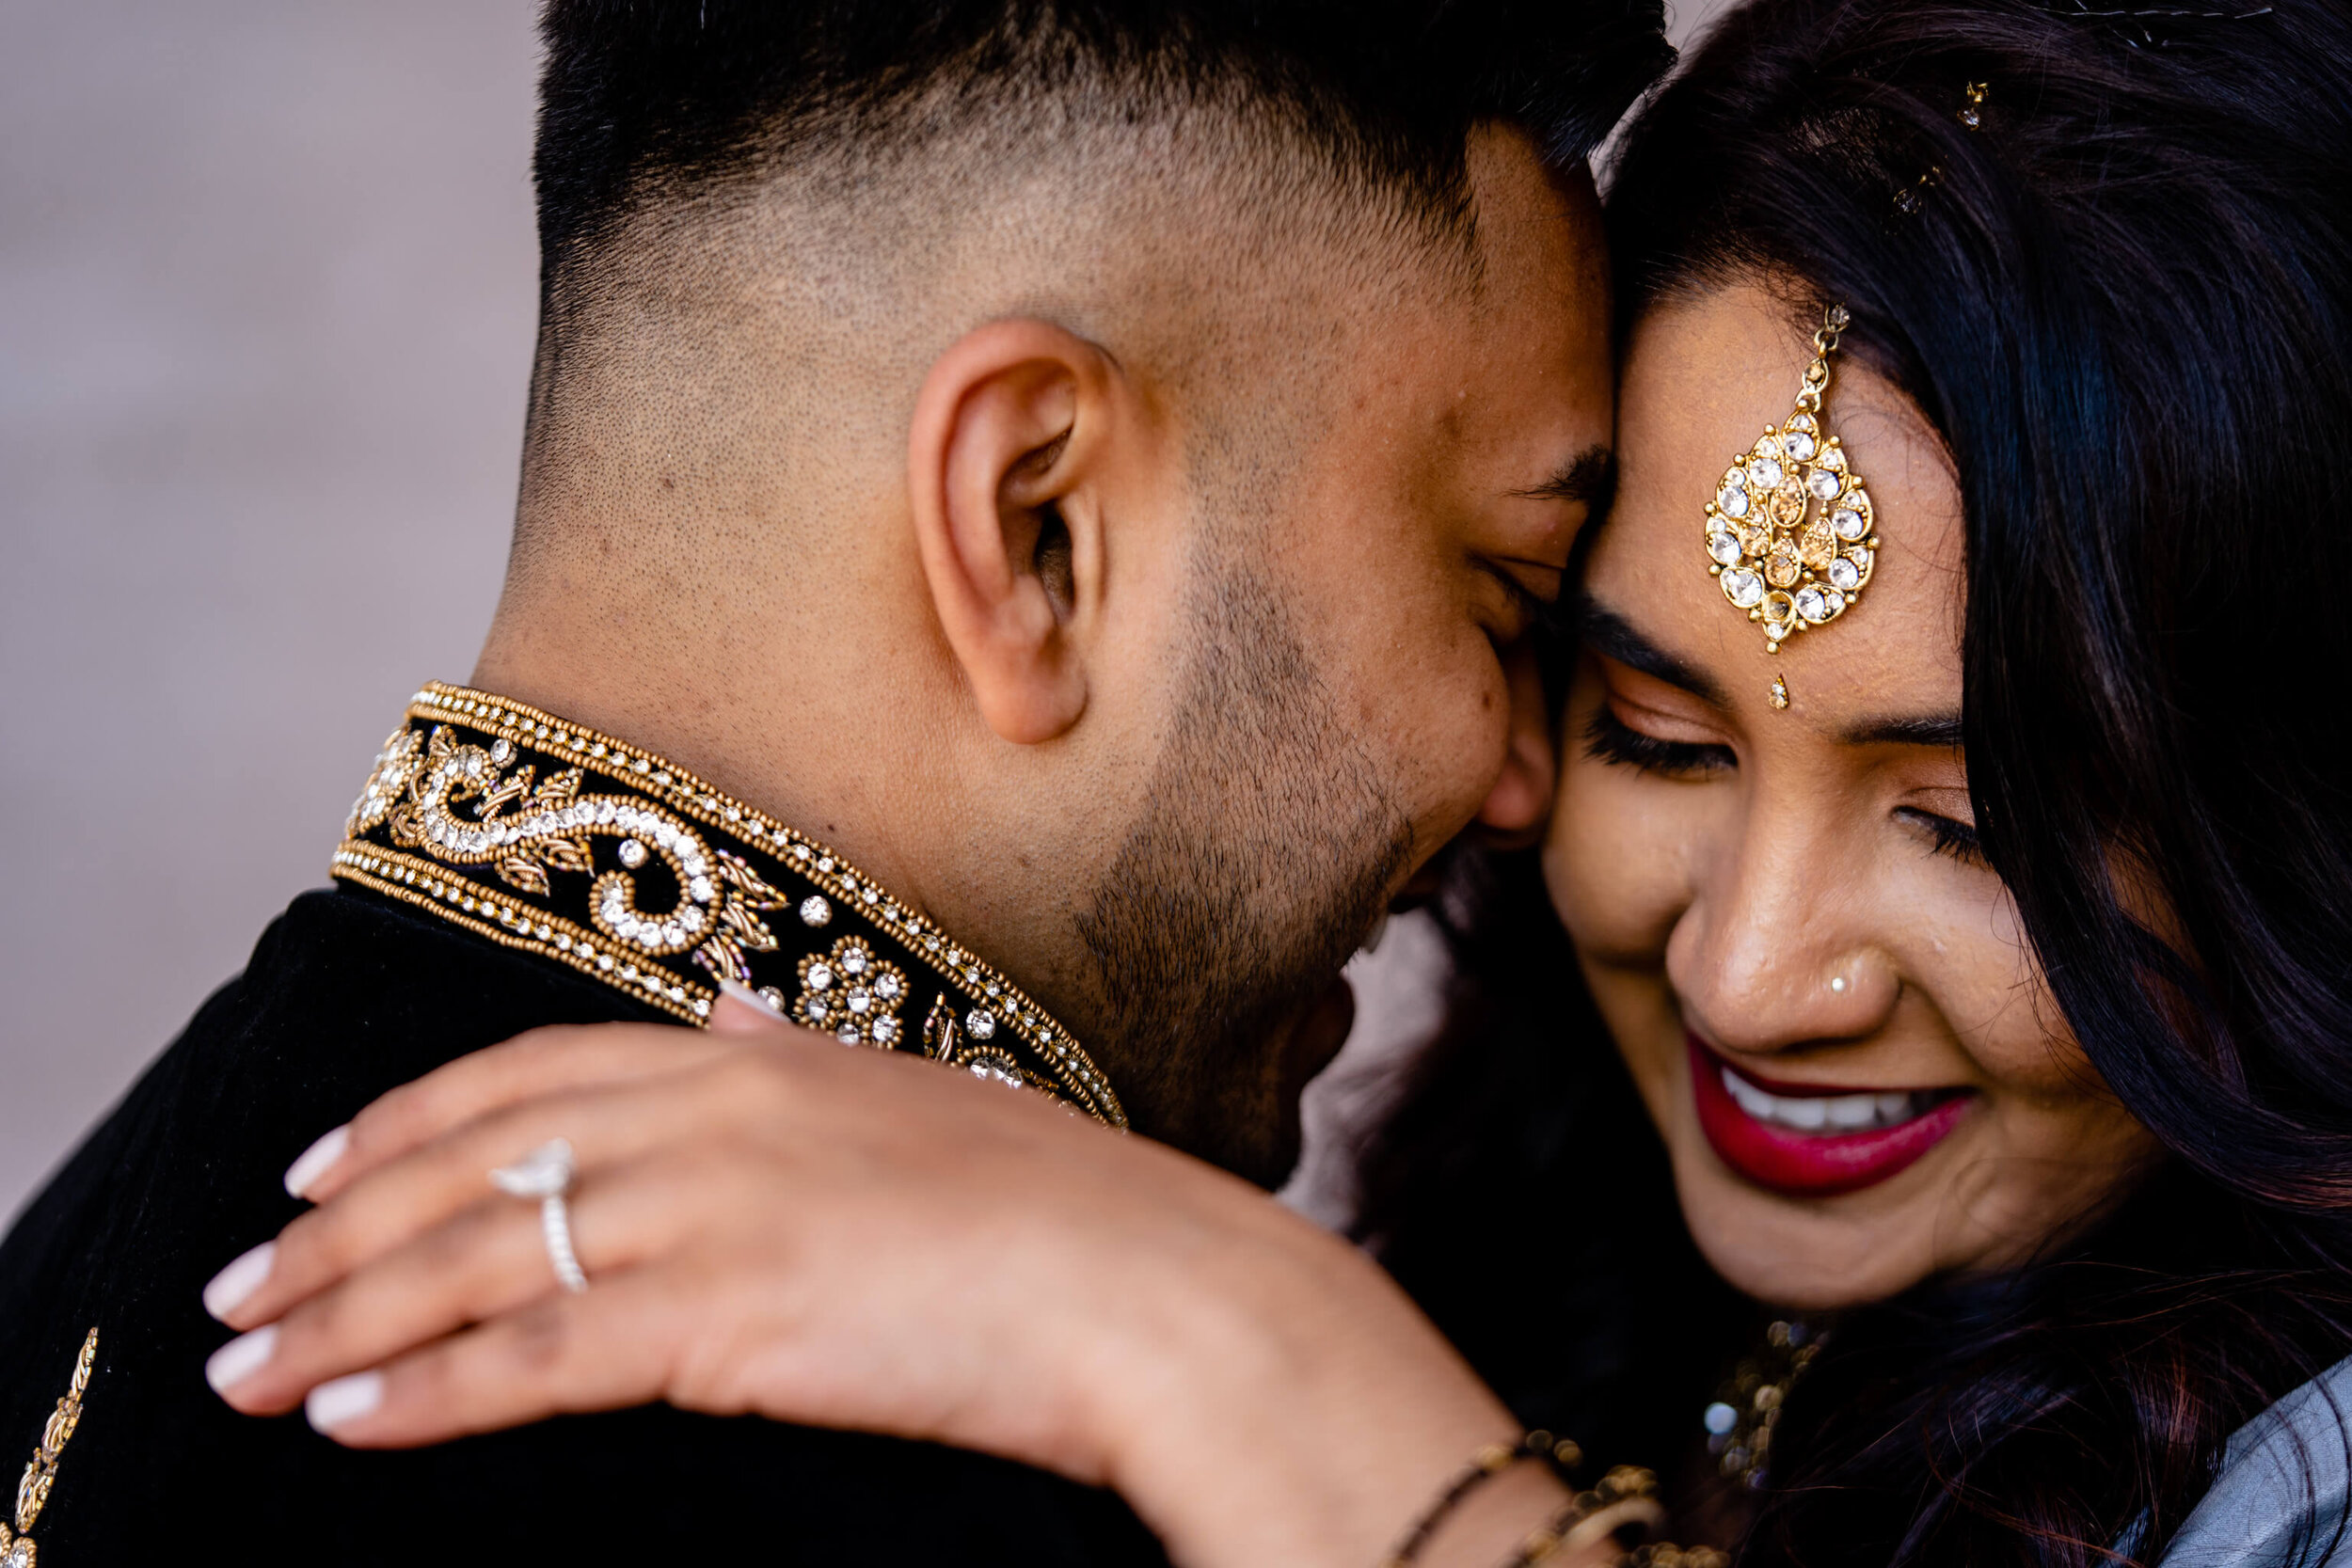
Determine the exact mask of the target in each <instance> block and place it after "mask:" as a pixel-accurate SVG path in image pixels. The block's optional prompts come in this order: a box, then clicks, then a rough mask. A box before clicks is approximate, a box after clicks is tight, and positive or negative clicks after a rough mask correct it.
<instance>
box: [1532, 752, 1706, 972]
mask: <svg viewBox="0 0 2352 1568" xmlns="http://www.w3.org/2000/svg"><path fill="white" fill-rule="evenodd" d="M1572 744H1573V743H1572ZM1687 787H1688V786H1680V785H1675V784H1662V783H1661V782H1660V781H1658V780H1655V779H1651V778H1647V777H1645V776H1644V775H1642V774H1640V773H1637V772H1635V771H1633V770H1632V769H1630V768H1616V767H1612V766H1610V765H1609V764H1606V763H1602V762H1597V761H1595V760H1593V759H1592V758H1590V757H1586V756H1584V755H1582V754H1581V752H1576V751H1571V752H1569V754H1568V756H1567V757H1566V758H1565V760H1564V762H1563V765H1562V768H1561V772H1560V794H1559V798H1558V800H1557V802H1556V809H1555V811H1554V812H1553V815H1552V819H1551V831H1550V833H1549V836H1548V838H1547V839H1546V841H1545V844H1544V881H1545V884H1546V886H1547V887H1549V890H1550V893H1551V904H1552V908H1553V909H1554V910H1556V911H1559V915H1560V921H1561V924H1562V925H1564V926H1565V927H1567V932H1568V935H1569V937H1570V938H1571V939H1572V940H1573V941H1574V942H1575V943H1576V947H1577V951H1578V954H1579V955H1580V956H1581V958H1583V960H1584V961H1585V962H1586V963H1587V964H1595V965H1601V966H1606V967H1625V968H1630V969H1637V970H1662V967H1663V965H1664V963H1665V959H1666V939H1667V937H1668V936H1669V935H1670V934H1672V932H1673V930H1674V925H1675V922H1676V921H1677V919H1679V918H1680V917H1681V914H1682V911H1684V910H1685V909H1687V908H1688V907H1689V906H1690V902H1691V895H1690V879H1689V876H1688V874H1687V873H1688V867H1689V864H1690V857H1691V855H1692V840H1693V835H1694V834H1696V833H1698V832H1700V831H1701V829H1702V826H1703V824H1702V823H1700V822H1699V821H1697V820H1694V819H1693V818H1692V814H1691V813H1690V812H1689V811H1688V810H1681V809H1677V807H1678V806H1680V805H1681V804H1682V802H1680V801H1677V800H1675V799H1674V798H1675V797H1676V796H1678V795H1682V794H1684V793H1685V792H1686V790H1687ZM1661 797H1662V799H1661Z"/></svg>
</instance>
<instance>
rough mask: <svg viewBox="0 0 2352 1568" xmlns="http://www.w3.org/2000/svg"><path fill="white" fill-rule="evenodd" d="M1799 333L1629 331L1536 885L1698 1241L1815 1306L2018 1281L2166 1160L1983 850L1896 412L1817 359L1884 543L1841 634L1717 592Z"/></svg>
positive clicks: (1764, 1287) (1908, 409) (1946, 605)
mask: <svg viewBox="0 0 2352 1568" xmlns="http://www.w3.org/2000/svg"><path fill="white" fill-rule="evenodd" d="M1791 318H1792V312H1791V309H1790V308H1789V307H1788V305H1787V303H1786V302H1784V301H1782V300H1780V299H1777V298H1775V297H1773V296H1772V295H1771V294H1768V293H1764V292H1762V291H1761V290H1758V289H1754V288H1746V287H1741V288H1729V289H1724V290H1722V291H1719V292H1716V293H1710V294H1708V295H1706V296H1704V297H1703V298H1700V299H1697V300H1694V301H1691V302H1688V303H1682V304H1677V305H1673V306H1669V307H1663V308H1661V309H1658V310H1656V311H1654V312H1652V314H1651V315H1650V317H1649V319H1648V320H1647V321H1645V323H1644V324H1643V325H1642V326H1641V328H1640V330H1639V331H1638V332H1637V333H1636V334H1635V336H1634V340H1633V344H1632V349H1631V353H1630V355H1629V359H1628V362H1627V369H1626V375H1625V385H1624V390H1623V394H1622V401H1621V403H1620V405H1619V408H1620V412H1619V421H1620V422H1619V431H1618V459H1619V464H1620V478H1619V484H1618V492H1617V502H1616V505H1615V508H1614V510H1613V515H1612V517H1611V520H1610V521H1609V523H1608V524H1607V525H1606V528H1605V530H1604V531H1603V532H1602V534H1601V535H1600V537H1599V539H1598V540H1597V543H1596V545H1595V547H1594V551H1593V555H1592V557H1591V562H1590V567H1589V570H1588V572H1587V574H1586V578H1585V587H1586V591H1587V592H1588V594H1590V597H1591V601H1592V610H1593V627H1592V632H1591V635H1590V637H1589V639H1588V646H1589V648H1590V651H1588V652H1587V653H1586V654H1585V655H1584V657H1583V658H1582V661H1581V665H1580V666H1579V669H1578V671H1577V674H1576V678H1575V683H1574V687H1573V689H1572V691H1571V693H1570V696H1569V699H1568V705H1567V719H1566V725H1565V739H1564V742H1563V746H1564V751H1565V755H1564V759H1563V765H1562V772H1561V784H1560V795H1559V802H1558V812H1557V815H1556V816H1555V818H1554V821H1553V825H1552V828H1551V832H1550V837H1549V842H1548V844H1547V846H1546V849H1545V874H1546V878H1547V879H1548V881H1549V885H1550V889H1551V896H1552V900H1553V902H1554V904H1555V905H1556V906H1557V907H1558V909H1559V911H1560V915H1561V918H1562V919H1563V920H1564V921H1565V923H1566V925H1567V928H1568V932H1569V934H1570V935H1571V936H1572V937H1573V938H1574V939H1575V942H1576V946H1577V950H1578V953H1579V954H1580V955H1581V961H1582V964H1583V968H1584V973H1585V975H1586V977H1587V979H1588V981H1589V982H1590V984H1591V987H1592V990H1593V994H1594V996H1595V998H1596V999H1597V1001H1598V1003H1599V1006H1600V1009H1601V1013H1602V1016H1603V1017H1604V1018H1605V1019H1606V1021H1607V1022H1608V1024H1609V1028H1610V1030H1611V1032H1612V1033H1613V1035H1614V1037H1615V1038H1616V1041H1617V1044H1618V1048H1619V1049H1620V1050H1621V1051H1622V1052H1623V1053H1624V1054H1625V1057H1626V1060H1627V1062H1628V1064H1629V1066H1630V1067H1631V1069H1632V1071H1633V1077H1634V1080H1635V1082H1636V1083H1637V1084H1638V1085H1639V1086H1640V1088H1641V1092H1642V1095H1643V1097H1644V1099H1645V1101H1646V1102H1647V1104H1648V1106H1649V1111H1650V1115H1651V1116H1652V1117H1655V1118H1656V1120H1657V1122H1658V1126H1659V1129H1660V1131H1661V1132H1662V1133H1663V1135H1664V1137H1665V1141H1666V1147H1667V1148H1668V1150H1669V1151H1670V1153H1671V1155H1672V1157H1673V1162H1674V1171H1675V1181H1676V1185H1677V1189H1678V1192H1679V1195H1680V1197H1681V1201H1682V1208H1683V1212H1684V1214H1685V1216H1686V1217H1687V1218H1688V1220H1689V1222H1690V1226H1691V1229H1692V1235H1693V1236H1694V1237H1696V1239H1697V1241H1698V1243H1699V1246H1700V1248H1701V1249H1702V1250H1703V1251H1704V1252H1705V1253H1706V1254H1707V1257H1708V1260H1709V1261H1710V1262H1712V1263H1713V1264H1714V1266H1715V1267H1716V1268H1717V1269H1718V1270H1719V1271H1721V1272H1722V1274H1723V1275H1724V1276H1725V1277H1726V1278H1727V1279H1729V1280H1730V1281H1731V1282H1732V1283H1733V1284H1734V1285H1736V1286H1738V1287H1739V1288H1740V1289H1741V1290H1743V1291H1747V1292H1748V1293H1750V1294H1752V1295H1754V1296H1756V1297H1758V1298H1760V1299H1762V1300H1765V1301H1768V1302H1772V1303H1774V1304H1776V1305H1780V1306H1784V1307H1792V1308H1800V1309H1821V1308H1827V1307H1838V1306H1844V1305H1850V1304H1853V1303H1858V1302H1864V1301H1871V1300H1877V1299H1880V1298H1883V1297H1884V1296H1887V1295H1890V1294H1892V1293H1894V1292H1896V1291H1899V1290H1901V1289H1903V1288H1904V1287H1906V1286H1908V1285H1911V1284H1913V1283H1915V1281H1917V1280H1919V1279H1921V1278H1923V1277H1924V1276H1926V1275H1930V1274H1932V1273H1938V1272H1942V1271H1946V1270H1971V1269H1985V1268H1995V1267H2000V1266H2004V1265H2006V1264H2008V1263H2011V1262H2014V1261H2016V1260H2018V1259H2021V1258H2022V1257H2023V1256H2024V1255H2025V1254H2026V1253H2028V1252H2030V1251H2031V1250H2032V1249H2034V1248H2035V1247H2036V1246H2037V1245H2038V1244H2039V1243H2042V1242H2044V1241H2046V1240H2047V1239H2049V1238H2051V1237H2052V1236H2053V1235H2055V1234H2057V1233H2058V1232H2060V1231H2062V1230H2065V1229H2066V1228H2068V1227H2070V1226H2071V1225H2073V1224H2074V1223H2075V1222H2077V1221H2079V1220H2081V1219H2083V1218H2085V1217H2087V1216H2088V1215H2090V1214H2091V1213H2093V1212H2095V1211H2096V1210H2097V1209H2098V1208H2099V1207H2100V1206H2101V1205H2102V1204H2103V1203H2104V1202H2105V1201H2106V1200H2107V1199H2108V1198H2110V1197H2112V1196H2116V1195H2117V1194H2118V1193H2119V1192H2120V1191H2121V1190H2122V1187H2123V1186H2124V1185H2126V1184H2127V1183H2128V1182H2129V1181H2130V1180H2131V1179H2132V1177H2133V1175H2134V1173H2135V1172H2136V1171H2137V1170H2139V1169H2141V1168H2144V1166H2145V1165H2146V1164H2147V1163H2148V1162H2149V1161H2150V1160H2151V1159H2152V1158H2153V1155H2154V1153H2155V1145H2154V1142H2153V1139H2152V1138H2151V1137H2150V1136H2149V1134H2148V1133H2147V1132H2146V1131H2145V1130H2144V1129H2142V1128H2141V1127H2140V1126H2139V1125H2138V1124H2137V1123H2136V1122H2135V1121H2134V1120H2133V1119H2132V1118H2131V1117H2129V1116H2128V1115H2127V1114H2126V1113H2125V1112H2124V1111H2123V1110H2122V1108H2121V1107H2120V1106H2119V1105H2118V1104H2117V1103H2116V1102H2115V1101H2114V1100H2113V1099H2112V1098H2111V1097H2110V1096H2109V1095H2108V1094H2107V1092H2106V1089H2105V1087H2104V1085H2101V1083H2100V1082H2099V1080H2098V1078H2097V1076H2096V1074H2095V1073H2093V1071H2092V1070H2091V1069H2090V1064H2089V1062H2088V1061H2087V1060H2086V1059H2085V1058H2084V1056H2083V1054H2082V1052H2081V1050H2080V1048H2079V1047H2078V1046H2077V1045H2076V1044H2075V1043H2074V1040H2073V1038H2072V1037H2071V1036H2070V1035H2068V1034H2067V1032H2066V1030H2065V1026H2064V1022H2063V1021H2062V1019H2061V1018H2060V1017H2059V1015H2058V1010H2057V1008H2056V1006H2055V1005H2054V1004H2053V1003H2052V1001H2051V999H2050V995H2049V992H2048V990H2047V989H2046V988H2045V987H2044V986H2043V984H2042V977H2041V975H2040V974H2039V973H2038V971H2037V970H2036V967H2035V965H2034V962H2033V960H2032V958H2031V956H2030V954H2029V952H2028V950H2027V949H2026V945H2025V942H2024V940H2023V937H2022V934H2021V932H2020V931H2019V929H2018V926H2017V921H2016V916H2015V912H2014V911H2013V910H2012V908H2011V906H2010V900H2009V898H2008V896H2007V895H2006V893H2005V891H2004V889H2003V887H2002V885H2001V882H2000V880H1999V879H1997V878H1995V877H1994V874H1993V873H1992V871H1991V870H1990V869H1988V868H1987V867H1986V866H1985V865H1984V864H1983V863H1982V862H1981V861H1980V860H1979V859H1978V858H1977V856H1976V854H1975V853H1974V843H1975V839H1974V832H1973V816H1972V813H1971V811H1970V808H1969V801H1968V788H1967V774H1966V770H1965V768H1964V765H1963V757H1962V753H1961V751H1960V735H1959V730H1960V710H1961V673H1960V626H1961V610H1962V588H1963V582H1962V570H1963V547H1962V543H1963V542H1962V530H1961V514H1960V498H1959V491H1958V487H1957V485H1956V483H1955V482H1954V479H1953V476H1952V472H1951V469H1950V467H1949V466H1948V464H1947V461H1946V459H1945V457H1944V455H1943V453H1942V451H1941V450H1940V448H1939V446H1938V444H1937V442H1936V440H1935V438H1934V436H1933V435H1932V433H1931V431H1930V430H1929V429H1928V428H1927V426H1926V425H1925V423H1924V422H1923V421H1922V420H1921V419H1920V417H1919V416H1918V414H1917V413H1916V411H1915V409H1914V408H1913V407H1912V406H1911V404H1909V403H1908V401H1907V400H1905V399H1904V398H1903V397H1902V396H1901V395H1900V394H1899V393H1898V392H1897V391H1896V390H1895V389H1894V388H1892V387H1890V386H1889V385H1888V384H1887V383H1885V382H1884V381H1883V380H1881V379H1879V378H1878V377H1876V376H1874V375H1871V374H1870V373H1868V372H1867V371H1864V370H1863V369H1861V368H1860V367H1859V366H1858V365H1857V364H1855V363H1853V362H1851V360H1849V359H1847V358H1846V357H1844V356H1837V357H1836V358H1835V359H1833V361H1832V380H1831V387H1830V392H1829V398H1828V403H1827V406H1826V411H1825V414H1824V418H1823V428H1824V432H1825V433H1826V434H1828V435H1834V436H1840V437H1842V439H1843V442H1844V446H1845V450H1846V452H1847V453H1848V455H1849V457H1850V459H1851V465H1852V468H1853V471H1854V472H1855V473H1856V474H1858V475H1859V476H1861V477H1862V478H1863V479H1865V480H1867V483H1868V486H1869V490H1870V493H1871V497H1872V499H1873V500H1874V502H1875V504H1876V529H1877V531H1878V533H1879V534H1880V535H1881V537H1882V540H1883V548H1882V549H1881V551H1880V553H1879V557H1878V564H1877V567H1876V571H1875V575H1874V576H1873V577H1872V578H1871V579H1870V582H1869V584H1868V586H1867V591H1866V592H1865V593H1863V594H1862V595H1861V597H1860V599H1859V600H1858V601H1857V602H1856V603H1855V604H1854V605H1853V606H1852V607H1851V609H1849V610H1847V611H1846V612H1845V614H1844V615H1843V616H1841V617H1840V618H1838V619H1837V620H1836V621H1834V622H1831V623H1830V624H1828V625H1826V626H1818V627H1814V628H1811V629H1809V630H1807V631H1805V632H1804V633H1802V634H1800V635H1798V636H1795V637H1793V638H1791V639H1790V640H1789V642H1788V646H1787V647H1785V648H1783V649H1782V651H1781V652H1780V653H1779V654H1778V655H1776V656H1768V655H1767V654H1766V652H1765V637H1764V633H1763V629H1762V628H1761V626H1758V625H1757V624H1756V623H1755V622H1752V621H1750V620H1749V619H1748V618H1747V616H1746V614H1745V613H1744V612H1743V611H1741V610H1736V609H1734V608H1733V607H1732V606H1731V605H1730V604H1729V603H1728V602H1727V601H1726V600H1725V598H1724V594H1723V592H1722V591H1721V589H1720V588H1719V587H1718V586H1717V583H1716V579H1715V578H1713V577H1711V576H1710V575H1709V574H1708V565H1709V561H1708V555H1707V552H1706V550H1705V548H1704V546H1703V544H1702V540H1703V538H1704V534H1705V528H1704V508H1705V506H1706V503H1707V502H1708V500H1709V499H1712V498H1713V497H1714V495H1715V493H1716V487H1717V485H1718V484H1719V483H1721V481H1722V479H1723V475H1724V469H1725V467H1727V466H1728V465H1729V464H1730V462H1731V461H1732V460H1733V454H1735V453H1744V452H1745V451H1747V450H1748V448H1749V447H1750V446H1751V445H1752V444H1753V443H1754V442H1755V441H1756V437H1757V436H1758V435H1759V434H1760V433H1761V432H1763V431H1764V430H1765V429H1766V428H1768V427H1770V426H1773V425H1776V424H1778V423H1779V422H1780V421H1781V420H1785V419H1787V418H1788V413H1789V408H1790V404H1791V402H1792V400H1793V398H1794V395H1795V392H1796V389H1797V388H1798V386H1799V384H1800V381H1801V379H1802V376H1803V373H1804V367H1805V365H1806V364H1807V362H1808V361H1809V360H1810V359H1811V357H1812V346H1811V343H1810V341H1809V335H1808V334H1806V333H1804V332H1801V331H1799V330H1797V328H1796V327H1795V325H1793V323H1792V319H1791ZM1776 675H1777V676H1780V677H1783V678H1784V679H1785V680H1786V682H1787V686H1788V693H1789V702H1788V707H1787V708H1786V710H1775V709H1774V708H1773V707H1772V705H1771V703H1770V700H1769V698H1770V693H1771V689H1772V681H1773V677H1774V676H1776Z"/></svg>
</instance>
